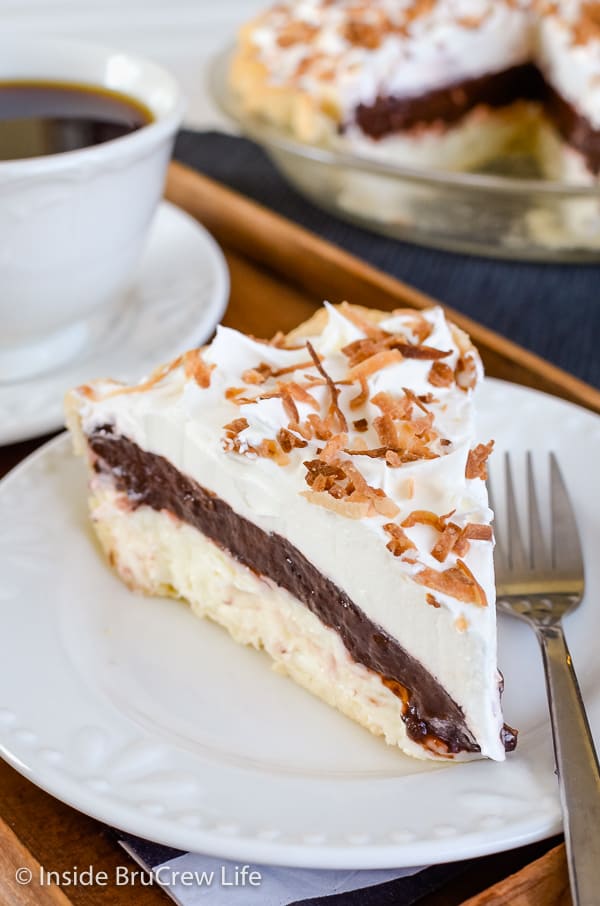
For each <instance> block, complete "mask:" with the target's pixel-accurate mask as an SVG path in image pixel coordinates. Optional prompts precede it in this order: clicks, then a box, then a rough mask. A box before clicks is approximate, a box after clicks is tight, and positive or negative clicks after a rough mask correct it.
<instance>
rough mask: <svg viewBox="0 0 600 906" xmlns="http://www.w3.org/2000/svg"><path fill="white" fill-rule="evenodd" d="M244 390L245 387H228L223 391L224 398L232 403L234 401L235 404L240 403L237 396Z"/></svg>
mask: <svg viewBox="0 0 600 906" xmlns="http://www.w3.org/2000/svg"><path fill="white" fill-rule="evenodd" d="M245 392H246V388H245V387H228V388H227V390H226V391H225V399H226V400H229V401H230V402H232V403H235V404H236V405H240V402H239V399H238V397H239V396H240V394H241V393H245Z"/></svg>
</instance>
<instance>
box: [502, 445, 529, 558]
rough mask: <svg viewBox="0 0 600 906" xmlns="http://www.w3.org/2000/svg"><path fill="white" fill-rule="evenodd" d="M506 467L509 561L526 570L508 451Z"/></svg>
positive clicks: (505, 457)
mask: <svg viewBox="0 0 600 906" xmlns="http://www.w3.org/2000/svg"><path fill="white" fill-rule="evenodd" d="M504 469H505V471H506V512H507V517H508V519H507V526H508V532H507V536H508V537H507V542H506V545H507V552H508V562H509V566H510V567H511V568H512V569H514V570H517V571H526V570H527V569H528V568H529V562H528V558H527V554H526V552H525V547H524V545H523V541H522V538H521V530H520V528H519V516H518V513H517V502H516V499H515V487H514V483H513V476H512V468H511V465H510V456H509V454H508V453H505V454H504Z"/></svg>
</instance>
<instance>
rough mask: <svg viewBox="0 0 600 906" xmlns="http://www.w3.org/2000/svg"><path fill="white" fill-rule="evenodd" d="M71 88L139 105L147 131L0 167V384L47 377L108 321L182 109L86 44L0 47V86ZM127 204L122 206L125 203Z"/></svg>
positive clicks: (121, 58)
mask: <svg viewBox="0 0 600 906" xmlns="http://www.w3.org/2000/svg"><path fill="white" fill-rule="evenodd" d="M10 78H20V79H36V78H48V79H57V80H59V81H60V80H65V79H73V78H74V79H76V80H78V81H81V82H90V83H92V84H96V85H101V86H103V87H105V88H108V89H110V90H116V91H121V92H123V93H125V94H127V95H132V96H133V97H135V98H137V99H139V100H141V101H142V102H143V103H145V104H146V105H147V106H148V107H149V108H150V110H151V111H152V113H153V115H154V120H153V122H151V123H150V124H148V125H146V126H144V128H143V129H138V130H137V131H135V132H132V133H130V134H129V135H126V136H122V137H121V138H120V139H119V140H118V141H112V142H104V143H103V144H100V145H95V146H93V147H88V148H81V149H78V150H74V151H69V152H67V153H64V154H51V155H47V156H45V157H34V158H29V159H23V160H8V161H0V197H1V199H2V204H1V205H0V322H1V323H2V332H1V333H0V381H11V380H16V379H19V378H21V377H26V376H27V377H29V376H32V375H34V374H38V373H41V372H42V371H47V370H48V368H51V367H53V366H55V365H58V364H62V362H65V361H67V360H68V359H70V358H72V357H73V356H74V355H75V354H77V353H79V352H80V351H81V349H83V348H84V346H85V345H86V343H87V341H88V339H89V331H90V329H91V328H90V319H91V318H92V317H99V316H100V313H101V312H102V313H104V314H105V318H106V320H108V319H109V318H110V313H111V306H112V304H113V302H114V299H115V296H116V295H117V294H118V293H119V292H121V291H122V290H123V288H124V286H126V285H127V280H128V279H129V278H130V275H131V273H132V271H133V269H134V268H135V266H136V264H137V262H138V259H139V255H140V253H141V250H142V248H143V245H144V241H145V239H146V234H147V231H148V227H149V225H150V222H151V220H152V216H153V214H154V212H155V210H156V206H157V204H158V202H159V200H160V198H161V196H162V192H163V185H164V179H165V172H166V168H167V164H168V162H169V159H170V156H171V149H172V145H173V140H174V137H175V133H176V131H177V129H178V128H179V125H180V123H181V119H182V116H183V100H182V97H181V94H180V91H179V88H178V86H177V83H176V81H175V80H174V79H173V77H172V76H171V75H170V74H169V73H168V72H166V71H165V70H164V69H162V68H161V67H158V66H156V65H155V64H153V63H152V62H148V61H146V60H145V59H143V58H141V57H136V56H133V55H131V54H124V53H121V52H113V51H112V50H106V49H104V48H103V47H101V46H100V47H98V46H96V45H95V44H88V45H83V44H80V43H78V42H70V41H56V40H48V39H43V40H34V39H33V38H27V39H20V40H19V39H15V38H10V39H7V38H6V37H5V36H4V35H3V36H2V39H1V40H0V79H10ZM124 199H126V203H124Z"/></svg>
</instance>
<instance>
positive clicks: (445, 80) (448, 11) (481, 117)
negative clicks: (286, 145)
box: [230, 0, 600, 182]
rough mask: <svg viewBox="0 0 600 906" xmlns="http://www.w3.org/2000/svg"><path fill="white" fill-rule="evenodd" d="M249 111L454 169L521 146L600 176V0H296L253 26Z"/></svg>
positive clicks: (236, 75) (245, 88)
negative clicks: (586, 0)
mask: <svg viewBox="0 0 600 906" xmlns="http://www.w3.org/2000/svg"><path fill="white" fill-rule="evenodd" d="M230 78H231V84H232V86H233V89H234V91H235V92H236V93H237V95H238V96H239V98H240V100H241V102H242V104H243V106H244V108H245V110H246V111H247V112H249V113H252V114H258V115H260V116H262V117H265V118H266V119H268V120H270V121H271V122H273V123H276V124H277V125H279V126H282V127H284V128H286V129H289V130H291V132H292V133H293V134H295V135H296V136H297V137H298V138H299V139H301V140H302V141H305V142H309V143H317V144H326V145H330V146H334V147H338V148H342V149H345V150H350V151H353V152H357V153H360V154H361V155H369V156H372V157H375V158H380V159H382V160H384V161H388V162H396V163H398V164H403V165H416V166H419V167H423V166H433V167H437V168H447V169H454V170H463V169H470V168H473V167H476V166H481V165H483V164H485V163H486V162H488V161H489V160H490V159H493V158H496V157H498V156H499V155H501V154H503V153H504V152H505V151H507V150H509V149H515V148H518V149H521V150H527V151H529V152H531V153H533V154H534V155H535V156H537V158H538V160H539V162H540V164H541V166H542V169H543V171H544V172H545V174H546V175H547V176H550V177H553V178H560V179H564V180H567V181H568V180H573V181H584V182H589V181H592V180H595V179H596V178H597V176H598V173H599V172H600V3H597V2H585V0H556V2H551V0H283V2H279V3H277V4H276V5H275V6H273V7H272V8H271V9H269V10H268V11H266V12H264V13H263V14H261V15H259V16H258V17H257V18H256V19H254V20H253V21H252V22H250V23H249V24H247V25H246V26H245V27H244V28H243V29H242V30H241V32H240V36H239V41H238V45H237V49H236V51H235V54H234V58H233V61H232V66H231V71H230Z"/></svg>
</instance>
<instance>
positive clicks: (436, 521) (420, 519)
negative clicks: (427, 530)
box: [402, 510, 454, 532]
mask: <svg viewBox="0 0 600 906" xmlns="http://www.w3.org/2000/svg"><path fill="white" fill-rule="evenodd" d="M453 515H454V510H452V511H451V512H450V513H446V514H445V515H443V516H438V514H437V513H432V512H431V510H413V511H412V513H409V514H408V516H407V517H406V519H405V520H404V521H403V523H402V527H403V528H412V526H413V525H431V526H433V528H434V529H437V530H438V532H443V531H444V529H445V528H446V523H447V522H448V519H450V517H451V516H453Z"/></svg>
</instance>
